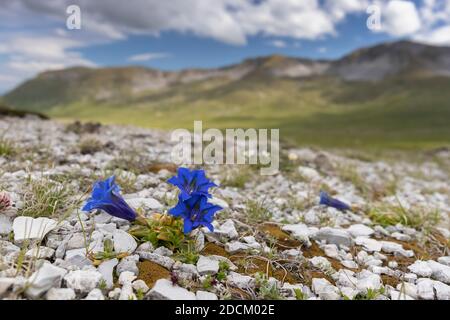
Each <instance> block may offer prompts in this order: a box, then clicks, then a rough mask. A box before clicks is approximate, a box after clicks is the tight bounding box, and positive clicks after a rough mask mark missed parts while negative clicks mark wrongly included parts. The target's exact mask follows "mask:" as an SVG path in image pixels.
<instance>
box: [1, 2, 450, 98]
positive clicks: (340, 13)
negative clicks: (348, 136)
mask: <svg viewBox="0 0 450 320" xmlns="http://www.w3.org/2000/svg"><path fill="white" fill-rule="evenodd" d="M72 4H75V5H77V6H78V8H79V9H80V13H81V15H80V17H81V18H80V19H81V20H80V21H81V29H80V30H69V29H68V28H67V27H66V22H67V18H68V14H67V12H66V10H67V7H68V6H69V5H72ZM368 8H371V9H370V10H374V8H375V10H378V11H377V13H379V15H378V17H379V22H380V23H379V24H377V28H376V29H375V30H369V28H368V27H367V19H368V18H369V16H370V14H369V13H367V10H368ZM370 10H369V11H370ZM371 12H373V11H371ZM399 39H410V40H413V41H419V42H425V43H429V44H435V45H450V0H414V1H412V0H258V1H256V0H189V1H186V0H165V1H160V0H127V1H123V0H102V1H92V0H52V1H41V0H3V1H2V6H1V7H0V94H1V93H2V92H6V91H8V90H10V89H12V88H14V87H15V86H17V85H18V84H19V83H21V82H23V81H24V80H26V79H29V78H31V77H34V76H35V75H36V74H38V73H39V72H42V71H45V70H55V69H62V68H67V67H70V66H75V65H84V66H90V67H104V66H122V65H143V66H148V67H153V68H159V69H164V70H179V69H184V68H193V67H197V68H209V67H219V66H224V65H228V64H233V63H237V62H239V61H241V60H243V59H246V58H250V57H256V56H264V55H270V54H283V55H288V56H298V57H306V58H314V59H336V58H339V57H341V56H343V55H345V54H347V53H349V52H351V51H352V50H355V49H357V48H360V47H364V46H370V45H374V44H377V43H380V42H384V41H393V40H399Z"/></svg>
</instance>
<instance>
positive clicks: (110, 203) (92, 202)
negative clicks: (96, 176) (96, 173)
mask: <svg viewBox="0 0 450 320" xmlns="http://www.w3.org/2000/svg"><path fill="white" fill-rule="evenodd" d="M95 209H101V210H103V211H106V212H107V213H109V214H110V215H112V216H114V217H117V218H122V219H125V220H128V221H134V220H135V219H136V216H137V215H136V212H135V211H134V210H133V209H132V208H130V206H129V205H128V204H127V203H126V202H125V200H124V199H123V197H122V196H121V194H120V188H119V186H118V185H117V184H116V183H115V176H111V177H109V178H108V179H106V180H105V181H97V182H96V183H95V184H94V188H93V190H92V194H91V197H90V198H89V199H88V200H87V201H86V203H85V205H84V207H83V208H82V210H83V211H88V212H89V211H92V210H95Z"/></svg>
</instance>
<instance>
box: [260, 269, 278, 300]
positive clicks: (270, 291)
mask: <svg viewBox="0 0 450 320" xmlns="http://www.w3.org/2000/svg"><path fill="white" fill-rule="evenodd" d="M255 280H256V289H257V293H258V296H259V297H260V298H261V299H264V300H282V299H284V297H283V295H282V294H281V293H280V289H279V288H278V285H277V283H276V282H273V283H271V282H270V281H269V279H268V278H267V276H266V275H265V274H263V273H260V272H259V273H257V274H256V275H255Z"/></svg>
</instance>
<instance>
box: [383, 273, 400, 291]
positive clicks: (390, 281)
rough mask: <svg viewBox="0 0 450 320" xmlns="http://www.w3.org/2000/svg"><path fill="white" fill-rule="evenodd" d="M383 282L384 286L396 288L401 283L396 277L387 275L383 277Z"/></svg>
mask: <svg viewBox="0 0 450 320" xmlns="http://www.w3.org/2000/svg"><path fill="white" fill-rule="evenodd" d="M381 280H383V284H384V285H390V286H393V287H394V288H396V287H397V285H398V284H399V283H400V282H401V281H400V280H399V279H397V278H396V277H392V276H388V275H385V274H383V275H381Z"/></svg>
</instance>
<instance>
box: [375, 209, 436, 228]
mask: <svg viewBox="0 0 450 320" xmlns="http://www.w3.org/2000/svg"><path fill="white" fill-rule="evenodd" d="M368 216H369V217H370V219H371V220H372V221H373V222H374V223H377V224H380V225H382V226H383V227H386V226H389V225H396V224H398V223H400V224H403V225H405V226H409V227H412V228H416V229H429V228H431V227H433V226H436V225H437V224H439V222H440V221H441V214H440V212H439V210H437V209H431V210H429V209H425V208H420V207H414V208H410V209H408V210H406V209H405V208H404V207H403V206H402V205H401V204H400V203H399V204H398V205H386V204H378V205H375V206H372V207H371V208H370V209H369V211H368Z"/></svg>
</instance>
